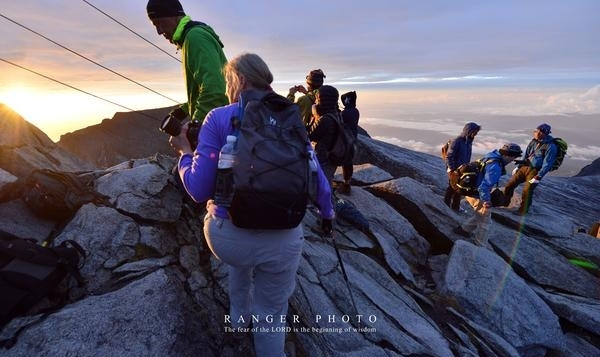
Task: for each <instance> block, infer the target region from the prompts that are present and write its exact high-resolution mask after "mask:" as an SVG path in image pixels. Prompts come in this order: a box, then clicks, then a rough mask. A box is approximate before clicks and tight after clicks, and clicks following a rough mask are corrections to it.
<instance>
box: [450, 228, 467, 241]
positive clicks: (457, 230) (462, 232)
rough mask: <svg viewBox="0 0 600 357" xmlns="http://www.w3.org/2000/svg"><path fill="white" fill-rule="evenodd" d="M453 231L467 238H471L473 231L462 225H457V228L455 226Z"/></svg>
mask: <svg viewBox="0 0 600 357" xmlns="http://www.w3.org/2000/svg"><path fill="white" fill-rule="evenodd" d="M452 232H454V233H456V234H458V235H460V236H463V237H465V238H471V233H469V232H467V231H465V230H464V229H463V228H462V227H461V226H456V228H454V229H453V230H452Z"/></svg>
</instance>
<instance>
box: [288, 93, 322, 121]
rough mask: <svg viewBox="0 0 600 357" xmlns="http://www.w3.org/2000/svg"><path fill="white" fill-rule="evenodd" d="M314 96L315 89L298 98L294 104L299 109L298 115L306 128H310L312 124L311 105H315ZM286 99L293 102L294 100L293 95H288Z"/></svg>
mask: <svg viewBox="0 0 600 357" xmlns="http://www.w3.org/2000/svg"><path fill="white" fill-rule="evenodd" d="M316 95H317V89H314V90H311V91H308V92H307V93H306V94H304V95H302V96H300V97H299V98H298V100H297V101H296V104H298V106H299V107H300V115H301V116H302V121H303V122H304V126H306V127H308V126H310V124H311V122H312V105H313V104H314V103H315V98H316ZM287 99H288V100H289V101H291V102H293V101H294V99H295V96H294V94H288V96H287Z"/></svg>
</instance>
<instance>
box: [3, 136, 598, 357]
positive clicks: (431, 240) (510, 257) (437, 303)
mask: <svg viewBox="0 0 600 357" xmlns="http://www.w3.org/2000/svg"><path fill="white" fill-rule="evenodd" d="M42 134H43V133H42ZM42 134H40V135H41V137H43V135H42ZM23 140H24V139H23ZM27 140H33V139H32V138H29V139H27ZM29 143H30V141H27V142H25V143H24V144H23V145H20V146H18V145H15V146H12V149H11V148H6V149H3V150H4V151H3V152H2V153H0V154H1V155H2V159H1V160H0V188H1V187H2V186H3V185H5V184H7V183H9V182H13V181H15V180H16V179H17V178H18V177H21V176H22V175H24V173H22V171H21V170H16V169H15V166H14V165H10V161H11V160H7V159H5V158H4V155H7V152H8V153H9V154H8V155H16V154H14V153H12V151H19V152H22V151H23V150H24V149H23V147H25V146H31V145H39V144H38V142H37V141H35V140H34V141H32V143H33V144H29ZM2 145H3V146H2V147H3V148H5V147H6V146H5V144H2ZM28 150H29V151H34V150H33V149H31V148H28ZM359 153H360V155H358V157H357V158H356V162H355V163H356V166H355V176H354V182H353V188H352V192H351V194H350V195H339V198H342V199H343V200H345V201H348V202H351V203H352V204H353V205H354V206H355V207H356V208H357V209H358V210H359V211H360V212H362V214H363V215H364V216H365V217H366V218H367V219H368V220H369V224H370V229H369V230H359V229H357V228H355V226H353V225H352V224H351V222H346V221H342V220H340V221H338V222H337V224H336V227H335V242H336V245H337V247H338V248H339V252H340V256H341V259H342V262H343V264H344V267H345V271H346V273H347V277H348V280H347V281H346V280H345V279H344V275H343V274H342V272H341V270H340V261H339V260H338V257H337V254H336V250H335V249H334V245H333V244H332V241H331V239H328V238H324V237H322V236H321V235H320V229H319V224H318V215H317V214H316V212H315V210H314V208H312V207H309V209H308V210H307V214H306V216H305V218H304V221H303V223H302V224H303V228H304V233H305V241H306V243H305V246H304V251H303V254H302V259H301V264H300V269H299V271H298V278H297V287H296V290H295V292H294V294H293V296H292V298H291V300H290V308H289V313H288V319H287V321H288V326H289V331H288V333H287V340H288V349H287V350H288V351H290V352H294V353H295V355H296V356H311V357H312V356H436V357H448V356H456V357H459V356H460V357H463V356H465V357H466V356H486V357H487V356H489V357H492V356H515V357H516V356H523V357H530V356H531V357H537V356H540V357H541V356H553V357H559V356H560V357H563V356H564V357H567V356H568V357H572V356H598V355H600V280H599V278H600V273H599V272H598V270H594V269H585V268H582V267H580V266H577V265H574V264H572V263H571V261H570V259H574V258H577V259H580V260H584V261H586V262H589V263H590V265H596V266H597V265H600V240H598V239H595V238H593V237H591V236H589V235H587V234H585V233H580V232H579V231H580V229H581V228H588V227H589V226H590V225H591V224H592V223H594V222H596V221H597V220H598V219H599V218H600V215H599V212H600V210H599V209H598V207H600V196H598V195H597V188H598V187H599V185H600V176H594V175H588V176H582V177H570V178H565V177H547V178H545V179H544V180H543V182H542V186H541V187H540V188H539V189H538V190H537V191H536V197H535V198H534V206H533V207H532V209H531V214H530V215H529V216H527V217H525V218H523V217H520V216H516V215H514V214H513V213H512V211H513V210H514V208H511V207H509V208H508V209H507V208H495V209H494V211H493V215H492V217H493V223H492V227H491V229H490V240H489V244H488V247H486V248H482V247H477V246H475V245H473V244H472V243H471V242H470V241H468V240H465V239H464V238H462V237H460V236H457V235H456V234H454V233H453V232H452V229H453V228H454V227H456V226H457V225H458V224H459V223H460V222H462V221H464V220H465V219H466V218H467V217H468V216H469V215H470V214H471V210H470V209H469V208H468V207H467V206H466V205H465V206H464V207H463V208H465V212H461V213H460V214H457V213H455V212H454V211H452V210H450V209H449V208H448V207H446V206H445V204H444V203H443V199H442V195H443V190H444V189H445V187H446V183H447V182H446V174H445V171H444V167H443V164H442V161H441V159H440V158H437V157H434V156H431V155H427V154H423V153H418V152H414V151H411V150H407V149H404V148H400V147H397V146H394V145H390V144H387V143H383V142H381V141H377V140H373V139H371V138H369V137H368V136H364V135H360V136H359ZM66 156H69V155H68V154H66ZM9 157H11V156H9ZM65 160H66V161H67V162H73V163H74V162H76V161H77V160H76V159H74V158H73V157H70V156H69V157H68V158H65ZM7 161H9V163H7ZM175 162H176V160H175V158H173V157H170V156H168V155H162V154H157V155H148V156H147V157H145V158H139V159H128V160H124V161H123V162H121V163H119V164H118V165H114V166H111V167H109V168H106V169H99V168H96V169H95V170H91V169H89V168H87V170H88V172H89V173H90V174H91V175H93V176H94V177H95V179H94V187H95V189H96V190H97V191H98V192H100V193H102V194H104V195H106V196H108V197H109V198H110V204H108V205H103V206H97V205H94V204H87V205H84V206H83V207H81V208H80V209H79V210H78V211H77V213H76V214H75V216H74V217H73V218H72V219H70V220H69V221H68V222H64V223H63V224H58V225H57V222H54V221H49V220H44V219H40V218H38V217H36V216H35V215H33V214H32V213H31V212H29V211H28V210H27V208H26V206H25V205H24V204H23V202H22V200H20V199H16V200H13V201H10V202H4V203H0V217H1V218H0V222H1V225H0V229H1V230H2V231H5V232H8V233H11V234H14V235H16V236H18V237H22V238H34V239H37V240H40V241H41V240H43V239H45V238H46V237H48V236H49V235H55V236H56V238H55V243H57V244H58V243H60V242H62V241H64V240H68V239H72V240H75V241H77V242H78V243H79V244H80V245H81V246H83V247H84V248H85V250H86V251H87V253H88V257H87V259H86V261H85V264H84V265H83V267H82V268H81V273H82V275H83V276H84V277H85V279H86V280H87V285H86V286H85V287H78V286H77V285H76V284H73V283H72V284H71V285H70V288H69V296H70V301H69V303H68V304H67V305H65V306H64V307H62V308H60V309H58V310H57V311H55V312H53V313H51V314H50V315H40V314H35V313H34V312H32V314H31V315H30V316H26V317H20V318H16V319H13V321H11V323H10V324H9V325H7V326H6V327H5V328H4V329H3V330H2V331H0V339H5V338H10V337H11V336H13V335H14V334H15V333H16V332H17V331H18V330H19V328H20V327H21V326H24V325H27V324H29V323H32V322H33V323H32V324H31V325H30V326H28V327H27V328H25V329H23V330H22V331H21V333H20V334H19V336H18V339H17V341H16V344H15V345H14V346H13V347H12V348H10V349H8V350H4V351H1V352H2V356H240V355H244V356H252V355H253V349H252V340H251V336H250V334H242V335H241V336H239V335H235V336H234V334H232V333H229V332H226V327H227V326H228V324H227V322H226V315H227V314H228V305H229V302H228V297H227V290H228V286H227V269H226V267H225V266H224V265H223V264H221V263H220V262H219V261H218V260H217V259H215V257H214V256H212V254H211V253H210V250H209V249H208V247H207V246H206V242H205V241H204V238H203V232H202V218H203V217H202V215H203V207H202V206H201V205H199V204H195V203H193V202H191V201H190V200H189V199H188V198H187V197H186V196H185V195H184V194H182V192H181V191H180V189H179V188H178V187H177V184H176V180H175V179H174V177H173V176H172V174H171V169H172V167H173V165H174V164H175ZM61 164H62V163H61ZM31 165H32V166H33V167H35V165H41V164H40V163H37V162H35V163H31ZM62 165H66V164H62ZM70 165H73V169H72V170H67V169H65V168H64V167H65V166H57V167H54V169H57V170H65V171H81V170H86V168H85V167H83V166H85V165H83V164H82V166H77V165H75V164H70ZM87 165H89V164H87ZM509 169H510V168H509ZM509 171H510V170H509ZM516 200H518V197H517V195H515V201H516ZM514 204H517V202H513V205H514ZM349 289H350V290H349ZM353 301H354V303H355V305H354V304H353Z"/></svg>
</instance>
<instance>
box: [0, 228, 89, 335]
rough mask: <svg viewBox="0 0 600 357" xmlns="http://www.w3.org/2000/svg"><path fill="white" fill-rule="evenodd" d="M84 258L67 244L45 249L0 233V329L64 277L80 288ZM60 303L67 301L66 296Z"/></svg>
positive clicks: (32, 304) (45, 294)
mask: <svg viewBox="0 0 600 357" xmlns="http://www.w3.org/2000/svg"><path fill="white" fill-rule="evenodd" d="M85 256H86V254H85V251H84V250H83V248H81V246H80V245H79V244H77V243H76V242H74V241H71V240H68V241H65V242H63V243H61V244H60V245H58V246H56V247H46V246H42V245H40V244H38V243H37V242H35V241H34V240H29V239H22V238H18V237H15V236H13V235H12V234H9V233H5V232H0V291H2V293H1V294H0V327H2V326H4V325H5V324H6V323H8V322H9V321H10V320H11V319H12V318H14V317H16V316H20V315H24V314H25V313H27V312H28V311H29V310H30V309H31V308H32V307H33V306H35V304H37V303H38V302H39V301H40V300H42V299H43V298H44V297H47V296H49V295H50V294H51V293H53V292H54V290H55V289H56V287H57V286H58V285H59V284H60V283H61V282H62V281H63V280H64V279H65V278H66V277H67V276H68V275H69V276H72V277H74V278H75V279H76V280H77V282H78V283H79V285H80V286H82V285H84V281H83V278H82V277H81V275H80V274H79V268H80V266H81V264H82V263H83V261H84V258H85ZM61 300H67V297H66V292H65V296H62V297H61ZM62 302H63V303H64V301H62Z"/></svg>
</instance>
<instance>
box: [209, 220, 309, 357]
mask: <svg viewBox="0 0 600 357" xmlns="http://www.w3.org/2000/svg"><path fill="white" fill-rule="evenodd" d="M204 235H205V237H206V241H207V243H208V246H209V247H210V250H211V251H212V253H213V254H214V255H215V256H216V257H217V259H219V260H221V261H222V262H224V263H226V264H227V265H228V266H229V301H230V302H229V303H230V307H229V312H230V318H231V324H232V327H234V328H236V327H240V326H243V327H246V326H248V325H249V323H250V321H252V327H253V329H254V333H253V338H254V348H255V351H256V355H257V356H285V354H284V352H283V350H284V344H285V329H284V328H285V326H286V322H285V321H286V319H285V316H286V315H287V308H288V299H289V298H290V296H291V295H292V293H293V292H294V289H295V287H296V272H297V270H298V266H299V264H300V256H301V254H302V247H303V244H304V234H303V232H302V227H301V226H298V227H295V228H292V229H278V230H258V229H243V228H238V227H236V226H234V225H233V224H232V223H231V221H230V220H228V219H222V218H218V217H214V216H213V215H212V214H207V215H206V216H205V218H204ZM242 320H243V322H241V321H242Z"/></svg>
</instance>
